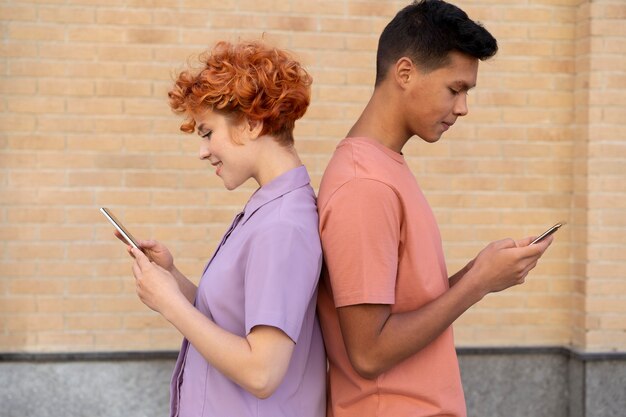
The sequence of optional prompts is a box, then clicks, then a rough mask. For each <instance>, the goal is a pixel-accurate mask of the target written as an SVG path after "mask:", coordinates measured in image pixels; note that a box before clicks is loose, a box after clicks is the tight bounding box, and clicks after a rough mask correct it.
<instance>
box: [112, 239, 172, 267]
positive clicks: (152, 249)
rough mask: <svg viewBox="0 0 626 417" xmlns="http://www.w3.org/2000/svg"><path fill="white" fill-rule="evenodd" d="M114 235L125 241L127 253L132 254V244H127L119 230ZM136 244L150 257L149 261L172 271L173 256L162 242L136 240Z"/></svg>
mask: <svg viewBox="0 0 626 417" xmlns="http://www.w3.org/2000/svg"><path fill="white" fill-rule="evenodd" d="M115 236H116V237H117V238H118V239H119V240H121V241H122V242H124V243H126V245H127V250H128V254H129V255H130V256H133V255H132V254H131V248H132V246H129V245H128V243H127V242H126V240H124V238H123V237H122V235H121V234H120V232H118V231H117V230H116V231H115ZM137 244H138V245H139V247H140V248H141V250H142V251H143V253H145V254H146V255H147V256H148V258H150V260H151V261H153V262H154V263H155V264H157V265H159V266H160V267H161V268H163V269H165V270H167V271H169V272H173V270H174V257H173V256H172V253H171V252H170V251H169V249H167V247H166V246H165V245H164V244H162V243H161V242H159V241H157V240H137Z"/></svg>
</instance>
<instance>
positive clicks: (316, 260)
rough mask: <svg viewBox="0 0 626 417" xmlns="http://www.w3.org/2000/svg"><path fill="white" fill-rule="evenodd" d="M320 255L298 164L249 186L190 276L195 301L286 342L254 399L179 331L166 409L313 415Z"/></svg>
mask: <svg viewBox="0 0 626 417" xmlns="http://www.w3.org/2000/svg"><path fill="white" fill-rule="evenodd" d="M321 263H322V251H321V244H320V239H319V234H318V217H317V208H316V204H315V194H314V192H313V189H312V188H311V186H310V179H309V176H308V174H307V172H306V168H304V166H301V167H298V168H295V169H293V170H291V171H288V172H286V173H284V174H283V175H281V176H280V177H278V178H276V179H274V180H273V181H272V182H270V183H269V184H266V185H264V186H263V187H261V188H259V189H258V190H257V191H256V192H255V193H254V195H253V196H252V197H251V198H250V200H249V201H248V203H247V204H246V207H245V208H244V211H243V214H241V215H239V216H237V217H236V220H235V222H234V227H232V230H229V231H228V232H227V233H226V235H225V236H224V238H223V240H222V242H221V243H220V245H219V247H218V248H217V250H216V252H215V254H214V255H213V257H212V258H211V260H210V261H209V263H208V264H207V267H206V268H205V271H204V273H203V275H202V278H201V280H200V284H199V285H198V292H197V294H196V302H195V307H196V308H197V309H198V310H199V311H201V312H202V313H203V314H204V315H206V316H207V317H209V318H210V319H211V320H213V321H214V322H215V323H216V324H217V325H218V326H220V327H222V328H223V329H225V330H227V331H229V332H231V333H233V334H236V335H239V336H241V337H245V336H246V335H247V334H248V333H250V331H252V329H253V328H254V327H255V326H259V325H266V326H273V327H276V328H279V329H281V330H282V331H283V332H285V334H287V335H288V336H289V337H290V338H291V339H292V340H293V341H294V342H295V346H294V351H293V354H292V357H291V361H290V363H289V367H288V369H287V374H286V375H285V378H284V380H283V381H282V383H281V385H280V386H279V387H278V389H277V390H276V391H275V392H274V393H273V394H272V395H271V396H270V397H269V398H266V399H262V400H261V399H258V398H256V397H254V396H253V395H252V394H250V393H249V392H247V391H246V390H244V389H243V388H241V387H240V386H238V385H237V384H235V383H234V382H233V381H231V380H230V379H228V378H227V377H225V376H224V375H222V374H221V373H220V372H219V371H218V370H217V369H215V368H214V367H212V366H211V365H210V364H209V363H208V362H207V361H206V360H205V359H204V358H203V357H202V356H201V355H200V353H199V352H198V351H197V350H196V349H195V348H194V347H193V345H191V344H190V343H189V342H188V341H187V340H184V341H183V346H182V348H181V351H180V354H179V357H178V361H177V362H176V368H175V370H174V375H173V376H172V384H171V416H175V417H190V416H194V417H195V416H242V417H248V416H249V417H253V416H254V417H288V416H289V417H291V416H296V415H297V416H299V417H323V416H324V415H325V411H326V409H325V407H326V400H325V382H326V356H325V352H324V346H323V341H322V335H321V331H320V328H319V322H318V320H317V316H316V314H315V312H316V298H317V282H318V279H319V274H320V269H321Z"/></svg>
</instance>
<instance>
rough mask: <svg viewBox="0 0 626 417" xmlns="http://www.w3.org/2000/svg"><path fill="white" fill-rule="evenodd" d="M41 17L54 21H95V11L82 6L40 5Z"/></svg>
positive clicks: (41, 18) (44, 19)
mask: <svg viewBox="0 0 626 417" xmlns="http://www.w3.org/2000/svg"><path fill="white" fill-rule="evenodd" d="M39 19H40V20H41V21H42V22H54V23H93V22H94V21H95V11H94V10H93V9H87V8H80V7H58V6H57V7H39Z"/></svg>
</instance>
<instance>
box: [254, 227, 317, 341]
mask: <svg viewBox="0 0 626 417" xmlns="http://www.w3.org/2000/svg"><path fill="white" fill-rule="evenodd" d="M321 266H322V252H321V246H320V241H319V236H318V235H317V232H314V233H305V231H303V230H302V229H301V228H300V227H299V226H298V225H295V224H292V223H288V222H276V223H273V224H269V225H266V226H264V227H263V228H262V229H261V230H259V231H257V232H256V233H255V234H254V235H253V236H252V240H251V242H250V252H249V256H248V259H247V264H246V272H245V274H246V275H245V326H246V334H248V333H250V331H251V330H252V328H253V327H254V326H259V325H265V326H272V327H276V328H279V329H281V330H282V331H283V332H285V334H287V336H289V337H290V338H291V339H292V340H293V341H294V342H296V341H297V340H298V336H299V334H300V329H301V327H302V323H303V321H304V317H305V314H306V313H307V311H312V310H310V309H309V306H310V304H311V302H315V301H314V300H313V299H314V297H315V296H316V294H317V283H318V280H319V276H320V270H321Z"/></svg>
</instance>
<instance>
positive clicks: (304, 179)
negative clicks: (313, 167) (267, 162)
mask: <svg viewBox="0 0 626 417" xmlns="http://www.w3.org/2000/svg"><path fill="white" fill-rule="evenodd" d="M310 183H311V178H310V177H309V174H308V172H307V170H306V167H305V166H304V165H300V166H299V167H297V168H293V169H291V170H289V171H287V172H285V173H284V174H281V175H280V176H278V177H277V178H274V179H273V180H272V181H270V182H269V183H267V184H265V185H264V186H263V187H261V188H259V189H257V190H256V191H255V192H254V194H252V197H250V200H248V204H246V207H245V208H244V210H243V212H244V215H243V219H241V224H242V225H243V224H245V223H246V222H247V221H248V219H249V218H250V217H251V216H252V215H253V214H254V213H255V212H256V211H257V210H258V209H259V208H261V207H263V206H264V205H265V204H267V203H269V202H270V201H273V200H276V199H277V198H279V197H281V196H283V195H285V194H287V193H289V192H291V191H294V190H296V189H298V188H300V187H304V186H306V185H308V184H310Z"/></svg>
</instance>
